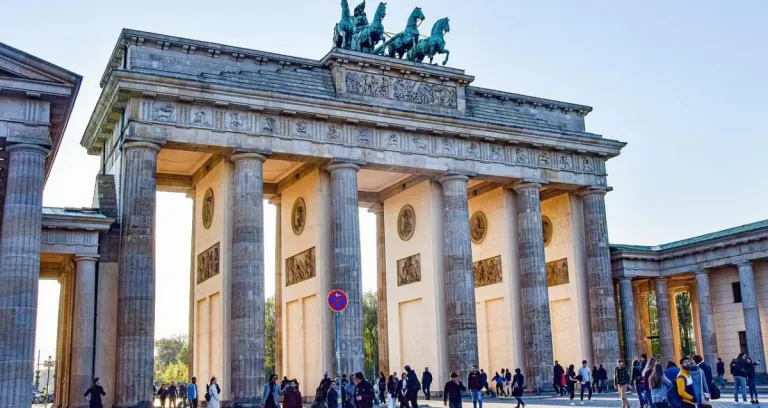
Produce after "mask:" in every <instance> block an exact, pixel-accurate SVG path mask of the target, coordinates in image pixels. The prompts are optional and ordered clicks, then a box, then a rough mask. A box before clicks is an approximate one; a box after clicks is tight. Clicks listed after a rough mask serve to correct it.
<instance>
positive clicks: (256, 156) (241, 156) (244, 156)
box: [229, 152, 267, 163]
mask: <svg viewBox="0 0 768 408" xmlns="http://www.w3.org/2000/svg"><path fill="white" fill-rule="evenodd" d="M229 160H231V161H232V162H233V163H236V162H238V161H240V160H258V161H260V162H262V163H263V162H265V161H266V160H267V156H265V155H263V154H261V153H255V152H244V153H235V154H233V155H232V156H230V157H229Z"/></svg>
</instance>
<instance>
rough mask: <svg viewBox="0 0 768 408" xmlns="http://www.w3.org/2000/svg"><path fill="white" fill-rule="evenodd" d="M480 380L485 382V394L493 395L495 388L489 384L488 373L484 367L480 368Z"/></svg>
mask: <svg viewBox="0 0 768 408" xmlns="http://www.w3.org/2000/svg"><path fill="white" fill-rule="evenodd" d="M480 380H481V381H482V382H483V388H485V395H488V396H490V397H493V390H492V389H491V387H490V386H489V385H488V374H486V372H485V370H483V369H482V368H481V369H480Z"/></svg>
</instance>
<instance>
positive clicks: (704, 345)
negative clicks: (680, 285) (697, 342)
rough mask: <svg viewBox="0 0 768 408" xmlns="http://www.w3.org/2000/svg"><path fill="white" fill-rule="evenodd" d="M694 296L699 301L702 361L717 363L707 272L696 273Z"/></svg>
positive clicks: (715, 337) (713, 316) (703, 270)
mask: <svg viewBox="0 0 768 408" xmlns="http://www.w3.org/2000/svg"><path fill="white" fill-rule="evenodd" d="M696 295H697V298H698V301H699V330H700V331H701V350H702V351H701V352H702V354H703V356H702V357H704V361H706V362H708V363H710V364H715V363H717V336H716V335H715V314H714V313H713V311H712V297H711V295H710V290H709V271H707V270H706V269H700V270H698V271H696Z"/></svg>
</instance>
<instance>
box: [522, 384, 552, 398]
mask: <svg viewBox="0 0 768 408" xmlns="http://www.w3.org/2000/svg"><path fill="white" fill-rule="evenodd" d="M523 394H525V395H549V394H552V395H555V387H554V386H553V385H552V384H548V385H543V386H541V387H538V388H534V387H525V388H524V389H523Z"/></svg>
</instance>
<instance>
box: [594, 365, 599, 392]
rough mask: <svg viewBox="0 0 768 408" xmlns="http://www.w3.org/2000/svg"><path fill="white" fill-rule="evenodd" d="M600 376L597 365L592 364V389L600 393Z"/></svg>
mask: <svg viewBox="0 0 768 408" xmlns="http://www.w3.org/2000/svg"><path fill="white" fill-rule="evenodd" d="M599 378H600V377H598V376H597V366H594V365H593V366H592V390H593V391H594V392H596V393H600V380H599Z"/></svg>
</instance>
